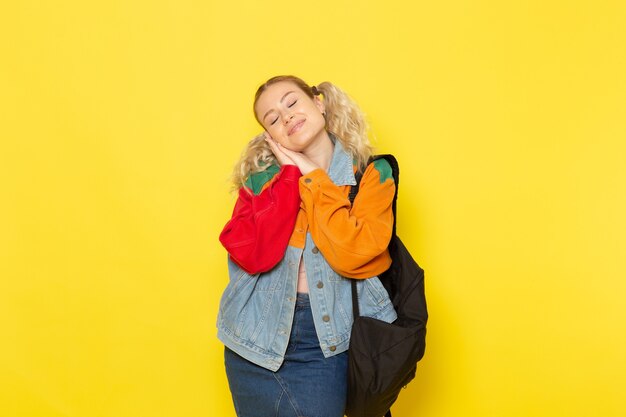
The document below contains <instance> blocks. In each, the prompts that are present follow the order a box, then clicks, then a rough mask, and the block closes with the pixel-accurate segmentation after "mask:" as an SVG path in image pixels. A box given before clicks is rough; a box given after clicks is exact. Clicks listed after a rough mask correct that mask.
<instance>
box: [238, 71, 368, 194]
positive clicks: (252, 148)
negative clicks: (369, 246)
mask: <svg viewBox="0 0 626 417" xmlns="http://www.w3.org/2000/svg"><path fill="white" fill-rule="evenodd" d="M280 81H290V82H292V83H294V84H295V85H296V86H297V87H298V88H300V89H301V90H302V91H303V92H304V93H305V94H306V95H307V96H309V97H310V98H311V99H313V98H314V97H315V95H316V94H321V95H322V97H323V100H324V105H325V109H326V115H325V119H326V130H327V131H328V132H329V133H332V134H333V135H334V136H335V137H336V138H337V140H339V141H340V142H341V144H342V145H343V147H344V149H345V150H346V151H347V152H348V153H349V154H350V155H351V156H352V158H353V159H354V160H355V161H356V164H357V168H358V170H360V171H363V170H364V169H365V166H366V165H367V161H368V159H369V157H370V156H371V155H372V152H373V148H372V146H371V145H370V142H369V138H368V132H369V126H368V124H367V121H366V120H365V115H364V114H363V112H362V111H361V109H360V108H359V106H358V105H357V104H356V102H355V101H354V100H352V98H350V96H348V95H347V94H346V93H345V92H344V91H343V90H341V89H340V88H339V87H337V86H336V85H334V84H332V83H330V82H328V81H324V82H323V83H320V84H318V85H317V86H313V87H311V86H309V85H308V84H307V83H306V82H304V81H303V80H302V79H300V78H298V77H296V76H293V75H279V76H276V77H272V78H270V79H269V80H267V81H266V82H265V83H263V84H261V86H260V87H259V88H258V89H257V91H256V94H255V95H254V104H253V112H254V106H255V105H256V102H257V100H258V99H259V97H260V96H261V94H263V92H264V91H265V90H266V89H267V88H268V87H269V86H271V85H272V84H275V83H277V82H280ZM254 117H255V118H256V120H257V121H258V122H259V124H260V125H261V126H262V124H261V121H260V120H259V119H258V117H257V116H256V112H255V113H254ZM273 164H277V161H276V158H275V157H274V154H273V153H272V150H271V149H270V147H269V145H268V144H267V142H266V141H265V140H264V136H263V133H261V134H259V135H257V136H255V137H254V138H253V139H252V140H251V141H250V142H249V143H248V145H247V146H246V148H245V149H244V150H243V152H242V154H241V158H240V159H239V161H238V162H237V163H236V164H235V167H234V169H233V173H232V176H231V179H232V182H233V187H234V189H235V190H238V189H239V188H241V187H243V186H244V185H245V182H246V180H247V179H248V177H250V175H252V174H255V173H257V172H261V171H264V170H266V169H267V168H269V167H270V166H271V165H273Z"/></svg>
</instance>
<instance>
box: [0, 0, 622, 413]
mask: <svg viewBox="0 0 626 417" xmlns="http://www.w3.org/2000/svg"><path fill="white" fill-rule="evenodd" d="M4 3H6V4H3V6H2V8H1V9H2V10H1V11H0V53H1V55H0V59H1V63H0V139H1V142H0V143H1V145H0V146H1V148H0V183H1V187H0V193H1V194H0V195H1V196H2V197H1V198H2V203H1V204H0V329H1V336H0V338H1V342H0V415H2V416H7V417H20V416H28V417H56V416H64V417H66V416H67V417H92V416H94V417H143V416H147V417H161V416H162V417H200V416H214V415H220V416H234V412H233V411H232V405H231V402H230V398H229V396H228V395H229V394H228V390H227V386H226V379H225V374H224V370H223V363H222V347H221V344H220V343H219V342H218V341H217V339H216V337H215V317H216V312H217V304H218V301H219V297H220V294H221V291H222V289H223V287H224V286H225V284H226V280H227V278H226V265H225V260H226V254H225V251H224V250H223V248H222V247H221V246H220V245H219V242H218V240H217V235H218V233H219V231H220V230H221V228H222V226H223V224H224V223H225V221H226V220H227V219H228V217H229V214H230V212H231V210H232V204H233V199H232V198H231V197H230V196H229V194H228V188H229V185H228V183H227V177H228V174H229V172H230V169H231V166H232V164H233V163H234V161H235V160H236V158H237V157H238V155H239V153H240V151H241V149H242V147H243V145H244V143H245V142H246V141H247V140H248V139H249V138H250V137H251V136H252V135H254V134H255V133H256V132H257V131H258V129H259V128H258V127H257V126H256V125H255V122H254V119H253V117H252V113H251V103H252V95H253V93H254V90H255V88H256V86H257V85H258V84H259V83H260V82H262V81H263V80H265V79H266V78H268V77H270V76H272V75H276V74H282V73H294V74H297V75H300V76H302V77H303V78H304V79H306V80H308V81H309V82H311V83H318V82H321V81H324V80H330V81H333V82H335V83H337V84H338V85H339V86H341V87H343V88H344V89H345V90H347V91H348V92H349V93H351V95H352V96H353V97H354V98H356V100H357V101H358V102H359V103H360V104H361V106H362V107H363V109H364V110H365V111H366V112H367V113H368V116H369V118H370V122H371V124H372V127H373V131H374V133H375V135H376V145H377V146H378V150H379V151H384V152H392V153H394V154H396V155H397V156H398V158H399V161H400V165H401V169H402V183H401V188H400V200H399V234H400V236H402V237H403V239H404V240H405V241H406V243H407V245H408V246H409V247H410V249H411V250H412V252H413V253H414V254H415V255H416V257H417V258H418V260H419V261H420V263H421V264H422V266H423V267H424V268H425V270H426V273H427V296H428V301H429V309H430V313H431V319H430V322H429V333H428V339H427V341H428V347H427V353H426V356H425V357H424V360H423V362H421V365H420V368H419V372H418V375H417V378H416V380H415V381H414V382H413V383H412V384H411V385H410V386H409V387H408V389H407V390H405V391H404V392H403V394H402V396H401V398H400V400H399V402H398V405H397V406H396V407H395V409H394V410H395V411H396V412H397V414H398V415H401V416H405V417H410V416H415V417H417V416H419V417H447V416H451V417H452V416H453V417H461V416H462V417H486V416H487V417H491V416H493V417H502V416H506V417H512V416H524V417H526V416H580V417H590V416H598V417H612V416H615V417H617V416H624V415H626V406H625V405H624V402H623V400H621V398H622V395H623V394H624V392H623V390H624V386H626V385H625V384H626V360H625V356H626V355H625V354H624V353H625V351H624V346H625V344H626V308H625V307H624V304H625V303H624V300H623V299H624V297H625V296H626V280H625V278H626V266H625V259H624V258H625V256H624V255H625V254H626V243H625V242H626V237H625V236H626V220H625V216H624V213H626V143H625V141H626V76H625V75H624V74H626V25H625V24H624V22H626V6H625V5H624V2H623V1H618V0H615V1H604V2H602V1H592V0H586V1H585V0H582V1H570V0H559V1H545V0H542V1H539V0H534V1H528V2H497V1H486V0H476V1H460V0H452V1H444V2H436V1H435V2H433V1H416V2H415V1H408V0H407V1H404V2H394V1H391V2H390V1H384V2H371V4H370V5H369V6H365V5H364V2H356V1H355V2H341V1H331V0H320V1H317V2H309V3H308V4H304V3H300V2H293V1H289V2H288V1H265V2H264V1H257V0H247V1H244V2H241V1H219V2H218V1H215V0H209V1H186V0H177V1H174V0H170V1H165V0H160V1H159V0H157V1H119V2H110V1H100V2H98V3H94V2H90V1H76V0H74V1H71V0H65V1H58V2H57V1H54V2H53V1H48V2H42V1H32V0H26V1H18V2H4ZM518 3H519V4H518Z"/></svg>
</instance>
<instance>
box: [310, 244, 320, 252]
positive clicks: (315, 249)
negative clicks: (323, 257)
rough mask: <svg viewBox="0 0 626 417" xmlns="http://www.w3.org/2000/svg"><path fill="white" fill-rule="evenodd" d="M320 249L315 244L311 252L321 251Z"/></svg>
mask: <svg viewBox="0 0 626 417" xmlns="http://www.w3.org/2000/svg"><path fill="white" fill-rule="evenodd" d="M319 251H320V250H319V249H318V248H317V246H313V249H311V252H313V253H319Z"/></svg>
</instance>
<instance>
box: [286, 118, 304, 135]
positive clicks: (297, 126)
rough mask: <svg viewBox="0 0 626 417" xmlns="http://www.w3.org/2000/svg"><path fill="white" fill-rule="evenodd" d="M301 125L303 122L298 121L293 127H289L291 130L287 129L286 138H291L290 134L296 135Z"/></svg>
mask: <svg viewBox="0 0 626 417" xmlns="http://www.w3.org/2000/svg"><path fill="white" fill-rule="evenodd" d="M303 124H304V120H300V121H299V122H297V123H296V124H295V125H293V126H291V129H289V132H287V136H291V135H292V134H294V133H296V132H297V131H298V130H300V128H301V127H302V125H303Z"/></svg>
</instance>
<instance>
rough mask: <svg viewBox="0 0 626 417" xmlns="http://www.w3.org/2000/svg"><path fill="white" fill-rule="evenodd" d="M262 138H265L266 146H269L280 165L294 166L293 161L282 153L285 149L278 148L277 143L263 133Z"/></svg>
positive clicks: (267, 134)
mask: <svg viewBox="0 0 626 417" xmlns="http://www.w3.org/2000/svg"><path fill="white" fill-rule="evenodd" d="M263 136H264V137H265V141H266V142H267V144H268V145H270V149H271V150H272V152H273V153H274V156H275V157H276V159H277V160H278V163H279V164H280V165H296V163H295V162H294V160H293V159H291V158H290V157H289V156H287V155H286V154H285V152H283V149H285V148H283V147H282V146H281V147H279V146H278V143H277V142H276V141H275V140H274V139H273V138H272V137H271V136H270V135H269V133H267V132H265V133H263Z"/></svg>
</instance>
